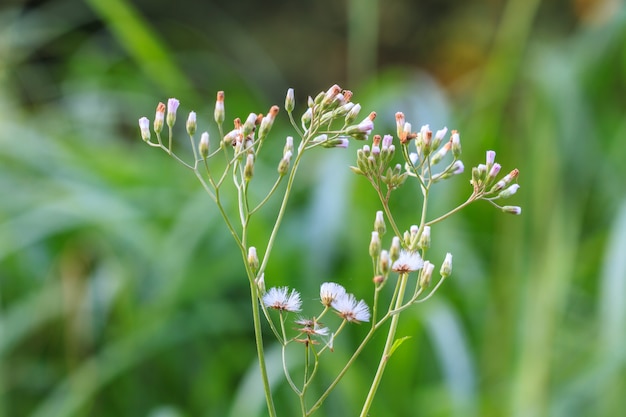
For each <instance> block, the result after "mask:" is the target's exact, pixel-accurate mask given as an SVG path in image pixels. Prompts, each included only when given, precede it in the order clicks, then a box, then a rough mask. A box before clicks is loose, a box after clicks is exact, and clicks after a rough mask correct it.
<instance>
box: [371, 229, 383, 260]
mask: <svg viewBox="0 0 626 417" xmlns="http://www.w3.org/2000/svg"><path fill="white" fill-rule="evenodd" d="M380 249H381V244H380V236H379V235H378V232H372V239H371V240H370V248H369V253H370V256H371V257H372V258H373V259H376V258H378V255H380Z"/></svg>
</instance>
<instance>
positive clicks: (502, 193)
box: [498, 184, 519, 198]
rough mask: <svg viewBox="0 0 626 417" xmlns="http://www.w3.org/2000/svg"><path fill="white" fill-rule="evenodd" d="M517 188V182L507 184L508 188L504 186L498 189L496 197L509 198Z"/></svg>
mask: <svg viewBox="0 0 626 417" xmlns="http://www.w3.org/2000/svg"><path fill="white" fill-rule="evenodd" d="M517 190H519V184H513V185H511V186H509V187H508V188H505V189H504V190H502V191H500V194H498V198H509V197H511V196H512V195H513V194H515V193H516V192H517Z"/></svg>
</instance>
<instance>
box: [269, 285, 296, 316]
mask: <svg viewBox="0 0 626 417" xmlns="http://www.w3.org/2000/svg"><path fill="white" fill-rule="evenodd" d="M263 303H264V304H265V306H266V307H268V308H273V309H276V310H281V311H300V306H301V305H302V301H301V300H300V293H298V291H296V290H291V293H289V288H287V287H278V288H277V287H272V288H270V289H269V291H268V292H267V293H265V295H263Z"/></svg>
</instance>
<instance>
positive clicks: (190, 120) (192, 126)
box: [187, 111, 197, 136]
mask: <svg viewBox="0 0 626 417" xmlns="http://www.w3.org/2000/svg"><path fill="white" fill-rule="evenodd" d="M196 127H197V124H196V112H195V111H191V112H189V117H187V133H188V134H189V136H193V135H194V133H196Z"/></svg>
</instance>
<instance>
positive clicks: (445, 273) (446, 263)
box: [439, 252, 452, 278]
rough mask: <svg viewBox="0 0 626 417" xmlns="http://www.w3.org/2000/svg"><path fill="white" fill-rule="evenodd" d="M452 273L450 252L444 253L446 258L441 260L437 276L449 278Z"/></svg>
mask: <svg viewBox="0 0 626 417" xmlns="http://www.w3.org/2000/svg"><path fill="white" fill-rule="evenodd" d="M451 273H452V254H451V253H450V252H448V253H446V257H445V259H444V260H443V264H441V269H440V270H439V274H440V275H441V276H442V277H443V278H446V277H449V276H450V274H451Z"/></svg>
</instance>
